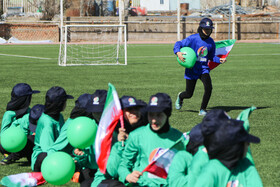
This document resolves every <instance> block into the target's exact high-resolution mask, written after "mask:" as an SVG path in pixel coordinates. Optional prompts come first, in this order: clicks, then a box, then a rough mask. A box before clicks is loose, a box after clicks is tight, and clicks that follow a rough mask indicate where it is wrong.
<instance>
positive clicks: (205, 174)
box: [194, 158, 263, 187]
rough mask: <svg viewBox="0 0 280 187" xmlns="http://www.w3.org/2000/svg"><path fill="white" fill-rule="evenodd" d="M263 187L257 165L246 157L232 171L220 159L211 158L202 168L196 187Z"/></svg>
mask: <svg viewBox="0 0 280 187" xmlns="http://www.w3.org/2000/svg"><path fill="white" fill-rule="evenodd" d="M200 186H201V187H217V186H236V187H245V186H246V187H262V186H263V184H262V181H261V178H260V176H259V174H258V172H257V170H256V168H255V166H254V165H253V164H252V162H250V160H248V159H247V158H244V159H242V160H240V161H239V163H238V165H237V167H235V168H234V169H233V170H232V171H230V170H229V169H228V168H226V167H225V166H224V165H223V164H222V163H221V162H220V161H219V160H217V159H212V160H210V161H209V162H208V163H207V164H206V165H205V167H203V169H202V170H201V172H200V174H199V175H198V177H197V179H196V183H195V185H194V187H200Z"/></svg>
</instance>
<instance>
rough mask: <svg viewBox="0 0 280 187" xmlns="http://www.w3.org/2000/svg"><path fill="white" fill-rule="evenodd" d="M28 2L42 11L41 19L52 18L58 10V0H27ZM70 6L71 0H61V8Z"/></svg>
mask: <svg viewBox="0 0 280 187" xmlns="http://www.w3.org/2000/svg"><path fill="white" fill-rule="evenodd" d="M28 2H29V3H30V4H31V5H32V6H35V7H36V8H38V9H39V10H41V11H42V13H43V17H42V18H41V19H42V20H52V19H53V17H54V16H55V15H56V14H59V12H60V1H59V0H44V1H42V0H28ZM70 6H71V0H63V9H64V10H65V9H67V8H69V7H70Z"/></svg>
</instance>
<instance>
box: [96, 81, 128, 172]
mask: <svg viewBox="0 0 280 187" xmlns="http://www.w3.org/2000/svg"><path fill="white" fill-rule="evenodd" d="M122 116H123V112H122V109H121V104H120V100H119V97H118V94H117V91H116V89H115V87H114V86H113V85H112V84H110V83H109V89H108V93H107V98H106V102H105V106H104V110H103V113H102V116H101V119H100V122H99V125H98V129H97V133H96V138H95V158H96V162H97V165H98V167H99V169H100V171H101V172H102V173H103V174H105V172H106V165H107V160H108V157H109V155H110V152H111V144H112V136H113V132H114V129H115V127H116V125H117V124H118V122H119V120H121V122H123V121H122V119H123V118H122Z"/></svg>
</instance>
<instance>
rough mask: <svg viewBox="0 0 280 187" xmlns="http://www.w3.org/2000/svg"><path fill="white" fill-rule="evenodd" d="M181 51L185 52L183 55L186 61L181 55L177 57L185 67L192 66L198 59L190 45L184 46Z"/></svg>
mask: <svg viewBox="0 0 280 187" xmlns="http://www.w3.org/2000/svg"><path fill="white" fill-rule="evenodd" d="M180 52H182V53H184V54H183V57H184V58H185V62H183V61H181V60H180V59H179V57H177V61H178V62H179V64H180V65H181V66H183V67H184V68H192V67H193V66H194V64H195V62H196V59H197V58H196V54H195V52H194V50H193V49H192V48H190V47H182V48H181V49H180Z"/></svg>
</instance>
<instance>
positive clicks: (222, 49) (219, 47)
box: [208, 39, 236, 70]
mask: <svg viewBox="0 0 280 187" xmlns="http://www.w3.org/2000/svg"><path fill="white" fill-rule="evenodd" d="M235 41H236V40H235V39H232V40H222V41H217V42H215V44H216V54H215V55H216V56H218V57H220V58H226V57H227V56H228V55H229V53H230V51H231V49H232V48H233V45H234V43H235ZM218 65H220V63H216V62H213V61H209V62H208V66H209V68H210V70H212V69H214V68H216V67H217V66H218Z"/></svg>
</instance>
